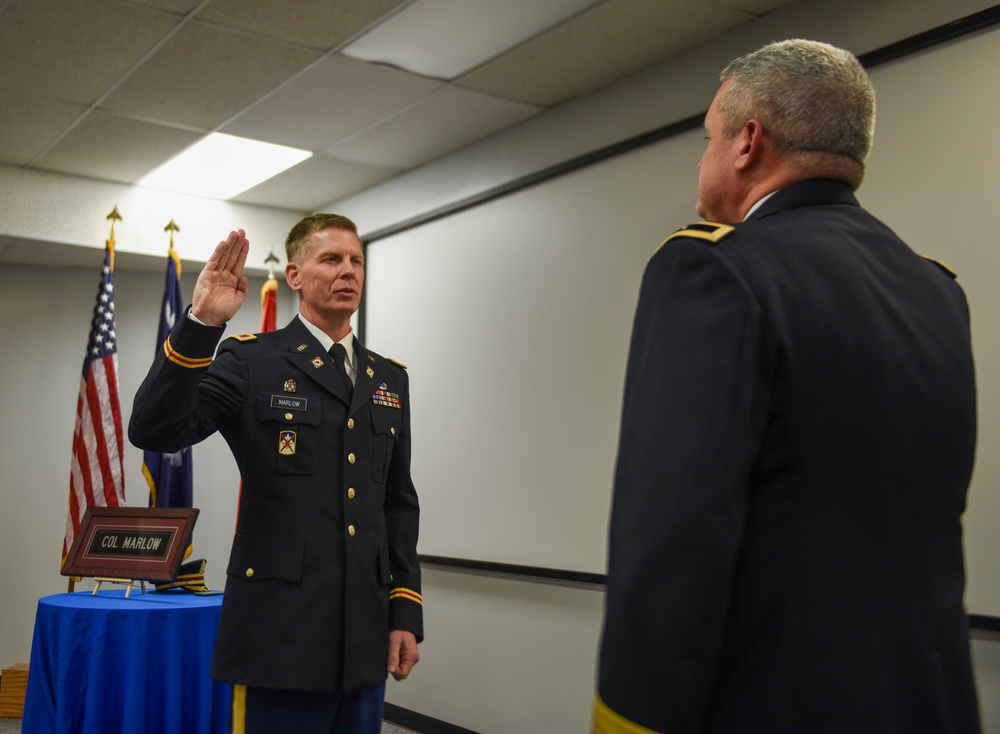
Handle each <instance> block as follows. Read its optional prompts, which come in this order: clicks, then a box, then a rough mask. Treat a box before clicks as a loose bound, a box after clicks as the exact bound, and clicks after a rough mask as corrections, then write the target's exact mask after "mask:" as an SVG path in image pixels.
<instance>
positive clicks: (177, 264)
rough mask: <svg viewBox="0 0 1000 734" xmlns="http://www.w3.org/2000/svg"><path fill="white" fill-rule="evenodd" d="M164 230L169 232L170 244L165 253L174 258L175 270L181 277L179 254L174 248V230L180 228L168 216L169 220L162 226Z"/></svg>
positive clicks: (176, 230) (177, 230)
mask: <svg viewBox="0 0 1000 734" xmlns="http://www.w3.org/2000/svg"><path fill="white" fill-rule="evenodd" d="M163 231H164V232H169V233H170V245H169V246H168V247H167V255H168V256H170V257H172V258H173V260H174V269H175V270H176V271H177V277H178V278H180V277H181V256H180V255H178V254H177V250H175V249H174V232H180V231H181V228H180V227H178V226H177V222H175V221H174V218H173V217H171V218H170V222H168V223H167V226H166V227H164V228H163Z"/></svg>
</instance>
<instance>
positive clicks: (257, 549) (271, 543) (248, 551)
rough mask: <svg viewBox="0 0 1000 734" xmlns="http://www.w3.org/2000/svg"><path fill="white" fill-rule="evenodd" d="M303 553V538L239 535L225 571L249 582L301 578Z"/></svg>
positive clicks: (296, 579) (234, 542) (295, 579)
mask: <svg viewBox="0 0 1000 734" xmlns="http://www.w3.org/2000/svg"><path fill="white" fill-rule="evenodd" d="M304 553H305V551H304V549H303V546H302V541H301V540H295V539H294V538H275V537H271V536H267V535H237V536H236V539H235V540H234V541H233V551H232V553H231V554H230V556H229V566H228V567H227V568H226V573H227V574H229V575H230V576H239V577H240V578H242V579H245V580H247V581H262V580H265V579H281V580H282V581H298V580H300V579H301V578H302V558H303V555H304Z"/></svg>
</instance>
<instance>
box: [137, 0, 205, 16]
mask: <svg viewBox="0 0 1000 734" xmlns="http://www.w3.org/2000/svg"><path fill="white" fill-rule="evenodd" d="M201 2H202V0H132V3H133V4H135V5H145V6H146V7H147V8H155V9H156V10H162V11H163V12H165V13H173V14H174V15H182V16H183V15H187V14H188V13H190V12H191V11H192V10H194V9H195V8H196V7H198V5H199V4H200V3H201Z"/></svg>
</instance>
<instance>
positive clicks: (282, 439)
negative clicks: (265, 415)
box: [278, 431, 297, 456]
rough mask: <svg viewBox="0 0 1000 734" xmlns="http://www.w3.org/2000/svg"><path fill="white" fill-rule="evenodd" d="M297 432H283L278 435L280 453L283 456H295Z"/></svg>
mask: <svg viewBox="0 0 1000 734" xmlns="http://www.w3.org/2000/svg"><path fill="white" fill-rule="evenodd" d="M296 439H297V436H296V435H295V431H282V432H281V433H279V434H278V453H279V454H281V455H282V456H294V455H295V441H296Z"/></svg>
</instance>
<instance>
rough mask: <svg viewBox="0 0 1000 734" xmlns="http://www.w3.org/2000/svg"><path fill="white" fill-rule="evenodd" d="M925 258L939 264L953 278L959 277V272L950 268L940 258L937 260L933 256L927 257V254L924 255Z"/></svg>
mask: <svg viewBox="0 0 1000 734" xmlns="http://www.w3.org/2000/svg"><path fill="white" fill-rule="evenodd" d="M924 260H927V261H928V262H932V263H934V264H935V265H937V266H938V267H939V268H940V269H941V270H942V271H944V274H945V275H947V276H948V277H949V278H951V279H952V280H954V279H955V278H957V277H958V273H956V272H955V271H954V270H952V269H951V268H949V267H948V266H947V265H945V264H944V263H943V262H941V261H940V260H935V259H934V258H933V257H927V256H924Z"/></svg>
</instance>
